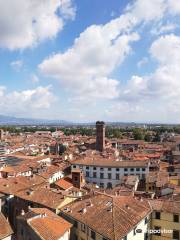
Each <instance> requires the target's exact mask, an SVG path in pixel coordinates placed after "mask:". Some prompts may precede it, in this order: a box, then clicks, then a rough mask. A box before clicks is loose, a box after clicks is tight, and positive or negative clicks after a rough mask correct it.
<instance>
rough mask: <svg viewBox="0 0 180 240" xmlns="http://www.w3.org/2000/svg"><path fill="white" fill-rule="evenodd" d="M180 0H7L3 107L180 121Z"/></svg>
mask: <svg viewBox="0 0 180 240" xmlns="http://www.w3.org/2000/svg"><path fill="white" fill-rule="evenodd" d="M179 22H180V1H177V0H152V1H149V0H134V1H128V0H121V1H119V0H111V1H109V0H98V1H97V0H83V1H82V0H53V1H52V0H39V1H36V0H26V1H24V0H14V1H13V2H12V1H10V0H7V1H1V0H0V35H1V39H0V58H1V61H0V63H1V67H0V110H1V113H2V114H4V115H10V116H17V117H33V118H46V119H65V120H71V121H76V122H88V121H95V120H97V119H102V120H105V121H135V122H162V123H168V122H171V123H179V119H180V98H179V95H180V80H179V76H180V69H179V64H180V34H179V33H180V26H179Z"/></svg>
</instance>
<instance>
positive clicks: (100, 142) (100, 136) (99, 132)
mask: <svg viewBox="0 0 180 240" xmlns="http://www.w3.org/2000/svg"><path fill="white" fill-rule="evenodd" d="M104 148H105V123H104V122H101V121H97V122H96V150H98V151H100V152H102V151H103V150H104Z"/></svg>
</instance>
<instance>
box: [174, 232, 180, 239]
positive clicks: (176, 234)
mask: <svg viewBox="0 0 180 240" xmlns="http://www.w3.org/2000/svg"><path fill="white" fill-rule="evenodd" d="M179 237H180V235H179V231H178V230H173V239H174V240H179V239H180V238H179Z"/></svg>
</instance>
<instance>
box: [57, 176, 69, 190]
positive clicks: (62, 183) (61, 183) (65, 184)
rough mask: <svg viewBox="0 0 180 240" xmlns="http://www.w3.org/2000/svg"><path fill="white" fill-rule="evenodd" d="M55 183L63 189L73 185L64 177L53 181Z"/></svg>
mask: <svg viewBox="0 0 180 240" xmlns="http://www.w3.org/2000/svg"><path fill="white" fill-rule="evenodd" d="M55 184H56V185H57V186H58V187H60V188H62V189H64V190H67V189H69V188H72V187H73V184H72V183H71V182H69V181H67V180H66V179H64V178H61V179H59V180H58V181H57V182H55Z"/></svg>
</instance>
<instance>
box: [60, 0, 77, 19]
mask: <svg viewBox="0 0 180 240" xmlns="http://www.w3.org/2000/svg"><path fill="white" fill-rule="evenodd" d="M60 12H61V14H62V15H63V17H64V18H65V19H72V20H74V18H75V15H76V8H75V6H73V5H72V2H71V0H61V8H60Z"/></svg>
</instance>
